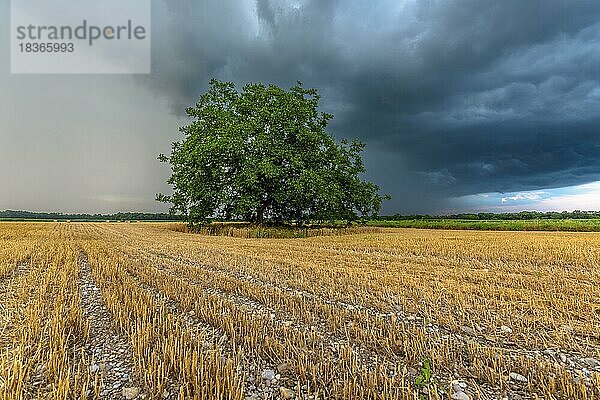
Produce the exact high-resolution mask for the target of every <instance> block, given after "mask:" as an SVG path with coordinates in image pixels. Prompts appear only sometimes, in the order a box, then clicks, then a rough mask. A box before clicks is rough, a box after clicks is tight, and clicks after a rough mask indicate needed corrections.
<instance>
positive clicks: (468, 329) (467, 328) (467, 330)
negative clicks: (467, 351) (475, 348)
mask: <svg viewBox="0 0 600 400" xmlns="http://www.w3.org/2000/svg"><path fill="white" fill-rule="evenodd" d="M460 330H462V331H463V332H464V333H466V334H467V335H471V336H474V335H476V334H477V333H476V332H475V330H474V329H473V328H471V327H470V326H461V327H460Z"/></svg>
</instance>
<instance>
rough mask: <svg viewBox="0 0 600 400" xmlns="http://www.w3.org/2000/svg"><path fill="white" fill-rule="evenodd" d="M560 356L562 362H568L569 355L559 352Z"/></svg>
mask: <svg viewBox="0 0 600 400" xmlns="http://www.w3.org/2000/svg"><path fill="white" fill-rule="evenodd" d="M559 357H560V361H562V362H564V363H566V362H567V356H566V355H564V354H563V353H560V354H559Z"/></svg>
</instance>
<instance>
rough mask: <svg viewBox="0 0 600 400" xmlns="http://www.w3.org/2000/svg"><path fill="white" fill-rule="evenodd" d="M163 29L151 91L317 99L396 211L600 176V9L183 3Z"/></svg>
mask: <svg viewBox="0 0 600 400" xmlns="http://www.w3.org/2000/svg"><path fill="white" fill-rule="evenodd" d="M154 19H155V21H154V22H153V23H154V35H153V41H154V60H153V75H152V77H151V78H150V79H149V80H148V81H150V84H151V85H152V87H154V88H156V89H157V90H159V91H160V92H161V93H163V94H164V95H166V96H167V97H168V99H169V100H170V103H171V105H172V109H173V111H174V112H176V113H179V114H180V113H182V111H183V109H184V107H185V106H186V105H189V104H192V103H193V101H194V100H195V99H196V97H197V96H198V94H199V93H201V92H202V91H203V90H204V89H205V88H206V85H207V82H208V80H209V79H210V78H211V77H217V78H221V79H229V80H234V81H236V82H238V83H240V84H241V83H244V82H248V81H262V82H272V83H276V84H279V85H283V86H287V87H289V86H291V85H293V84H294V83H295V81H296V80H301V81H303V82H304V83H305V84H306V85H307V86H311V87H316V88H319V89H320V91H321V93H322V95H323V108H324V110H326V111H329V112H332V113H334V114H335V116H336V117H335V120H334V122H333V123H332V130H333V132H334V133H335V134H336V135H337V136H340V137H341V136H344V137H359V138H360V139H362V140H363V141H365V142H367V144H368V152H367V156H368V159H367V160H366V163H367V165H368V167H369V169H370V171H369V177H370V178H371V179H373V180H375V181H377V182H378V183H380V184H381V186H382V187H383V189H384V191H386V192H388V193H391V194H392V195H393V196H394V197H395V200H394V201H393V202H392V203H390V205H388V207H387V208H388V210H389V211H398V210H401V211H430V210H429V209H431V208H432V207H439V208H443V206H444V199H446V198H450V197H455V196H461V195H466V194H471V193H479V192H486V191H502V192H507V191H515V190H528V189H540V188H548V187H559V186H567V185H573V184H579V183H585V182H590V181H593V180H598V179H600V162H599V161H600V148H599V145H598V139H599V136H600V135H599V134H598V133H599V132H598V129H597V127H598V122H600V84H599V82H598V80H599V72H600V22H598V21H600V2H598V1H576V0H573V1H567V0H564V1H556V0H554V1H553V0H543V1H542V0H540V1H525V2H524V1H510V0H508V1H502V2H498V1H483V0H471V1H467V0H464V1H451V2H450V1H397V0H393V1H392V0H390V1H378V2H364V1H334V0H325V1H323V0H321V1H317V0H313V1H272V0H271V1H270V0H257V1H256V2H255V3H250V2H246V1H241V0H240V1H238V2H236V1H220V0H204V1H201V2H200V1H199V2H195V1H194V2H193V1H191V0H186V1H184V0H170V1H168V2H167V1H165V2H160V1H157V2H155V3H154ZM423 198H427V199H430V200H423Z"/></svg>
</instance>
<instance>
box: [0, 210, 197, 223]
mask: <svg viewBox="0 0 600 400" xmlns="http://www.w3.org/2000/svg"><path fill="white" fill-rule="evenodd" d="M0 219H4V220H7V219H8V220H60V221H64V220H71V221H106V220H110V221H183V220H184V219H185V217H183V216H181V215H171V214H163V213H157V214H153V213H139V212H126V213H116V214H63V213H38V212H30V211H12V210H6V211H0Z"/></svg>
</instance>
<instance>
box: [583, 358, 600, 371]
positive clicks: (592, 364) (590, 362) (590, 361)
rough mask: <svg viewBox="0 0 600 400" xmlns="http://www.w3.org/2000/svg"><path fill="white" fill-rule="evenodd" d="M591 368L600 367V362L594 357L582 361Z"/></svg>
mask: <svg viewBox="0 0 600 400" xmlns="http://www.w3.org/2000/svg"><path fill="white" fill-rule="evenodd" d="M582 361H583V362H584V363H586V365H587V366H588V367H590V368H596V367H600V361H598V360H596V359H595V358H592V357H586V358H584V359H583V360H582Z"/></svg>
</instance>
